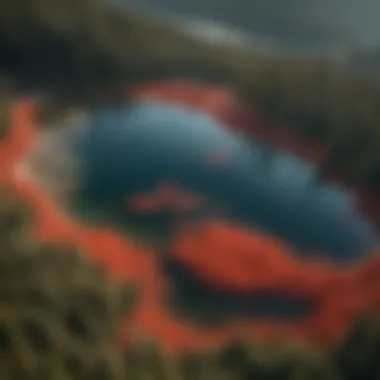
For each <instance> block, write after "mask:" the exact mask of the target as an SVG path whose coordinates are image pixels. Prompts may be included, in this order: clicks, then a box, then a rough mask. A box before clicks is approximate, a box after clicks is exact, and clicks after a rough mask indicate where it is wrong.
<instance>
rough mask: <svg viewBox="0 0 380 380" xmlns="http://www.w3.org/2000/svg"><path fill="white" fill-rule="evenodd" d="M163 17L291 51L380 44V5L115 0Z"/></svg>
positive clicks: (368, 0) (373, 1) (369, 0)
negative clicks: (221, 28)
mask: <svg viewBox="0 0 380 380" xmlns="http://www.w3.org/2000/svg"><path fill="white" fill-rule="evenodd" d="M112 1H113V2H115V3H118V4H121V5H124V3H127V4H128V6H132V7H134V8H136V9H140V10H144V11H149V12H152V13H155V14H158V15H179V16H184V17H189V18H205V19H209V20H213V21H217V22H222V23H227V24H230V25H231V26H233V27H238V28H240V29H242V30H243V31H246V32H248V33H253V34H256V33H258V34H264V35H269V36H270V37H271V38H273V39H274V40H277V41H278V42H280V43H283V44H286V45H289V46H301V47H323V48H324V47H328V48H331V47H335V46H356V45H376V44H379V43H380V23H379V22H378V19H379V14H380V1H377V0H195V1H188V0H129V1H128V2H127V1H126V0H112Z"/></svg>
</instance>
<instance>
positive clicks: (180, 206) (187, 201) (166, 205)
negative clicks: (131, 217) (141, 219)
mask: <svg viewBox="0 0 380 380" xmlns="http://www.w3.org/2000/svg"><path fill="white" fill-rule="evenodd" d="M202 203H203V199H202V196H201V195H197V194H195V193H190V192H185V191H182V190H181V189H180V188H179V187H178V186H177V185H175V184H172V183H170V182H162V183H159V184H158V185H157V187H156V188H155V189H154V190H153V191H152V192H150V193H143V194H138V195H135V196H132V197H130V198H129V199H128V200H127V206H128V208H129V209H131V210H132V211H133V212H134V213H137V214H152V213H156V212H161V211H172V212H181V211H191V210H196V209H197V208H199V207H200V206H201V205H202Z"/></svg>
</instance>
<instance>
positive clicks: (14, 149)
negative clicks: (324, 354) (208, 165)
mask: <svg viewBox="0 0 380 380" xmlns="http://www.w3.org/2000/svg"><path fill="white" fill-rule="evenodd" d="M181 91H182V90H181ZM181 91H179V92H175V91H174V90H173V92H174V95H173V98H176V99H177V100H178V97H179V95H180V94H183V92H181ZM194 91H195V89H194ZM187 96H189V97H190V94H188V95H187ZM193 96H194V100H193V101H194V103H196V99H197V96H195V94H194V93H193ZM218 96H219V95H218ZM192 99H193V98H192ZM211 100H212V99H211V98H209V99H208V101H209V103H208V105H207V107H211V108H212V109H213V110H214V112H215V106H216V105H215V104H216V103H213V101H211ZM202 104H204V103H202ZM34 109H35V107H34V104H33V102H30V101H25V102H21V103H19V104H16V105H15V107H14V112H13V125H12V130H11V133H10V135H9V138H8V139H6V140H5V141H4V142H3V143H2V144H1V145H0V175H1V177H0V180H1V181H2V182H3V183H6V184H7V185H8V186H11V188H12V189H13V190H14V191H15V192H17V193H18V194H20V195H21V196H22V198H23V199H25V200H26V201H27V202H28V203H29V204H30V205H31V206H32V207H33V209H34V210H35V212H36V217H37V220H36V233H37V234H38V235H39V236H40V237H41V238H42V239H45V240H51V241H56V242H59V241H72V242H74V243H75V244H76V245H78V247H79V248H82V249H83V251H84V252H85V253H86V255H88V259H89V260H92V261H94V262H96V263H98V264H99V265H101V266H102V267H103V268H104V270H105V271H107V272H108V273H109V274H110V276H111V277H112V278H113V279H114V280H115V281H123V282H135V283H137V284H138V285H139V287H140V297H139V303H138V306H137V308H136V311H135V313H134V315H133V316H132V317H128V318H127V319H126V321H125V323H124V324H123V326H121V327H120V340H121V343H122V344H128V340H129V339H130V337H131V334H133V333H136V332H137V331H143V332H144V333H147V334H149V335H151V336H153V337H154V338H156V339H157V340H158V341H159V342H160V343H161V345H162V346H163V347H165V348H167V349H171V350H183V349H185V348H199V347H210V346H216V345H220V344H222V343H223V342H224V341H227V340H229V339H233V338H234V337H236V336H237V335H243V334H244V336H245V337H246V336H251V337H254V338H257V337H260V338H265V337H283V338H289V339H292V340H301V341H308V342H312V343H314V344H331V343H333V342H335V340H336V339H337V338H338V337H340V336H341V334H343V333H344V332H345V331H346V330H347V328H348V327H349V325H350V324H351V322H352V319H353V318H354V317H355V316H356V314H357V313H358V312H360V311H361V310H363V309H365V308H370V307H378V306H380V276H379V273H380V257H379V256H377V255H373V256H371V258H370V259H368V260H367V261H366V262H365V263H363V264H360V265H357V266H356V267H353V268H350V267H347V268H343V267H334V266H333V265H332V264H330V263H321V262H311V261H310V262H305V261H301V260H298V259H296V258H295V257H294V256H293V255H292V253H291V252H290V251H289V249H288V248H287V247H286V246H283V245H282V244H281V243H279V242H277V241H275V240H270V239H268V238H267V237H265V236H259V235H252V234H251V233H248V232H247V231H244V230H243V229H240V228H238V227H237V226H233V225H228V224H220V223H218V222H215V223H210V224H208V225H204V226H200V227H199V228H190V227H184V228H183V229H182V230H179V231H178V235H177V236H176V237H175V239H174V240H173V241H172V243H171V244H170V253H171V254H172V256H173V257H174V258H176V259H177V260H180V261H181V262H182V263H185V264H186V265H188V266H189V267H191V268H192V269H193V271H194V272H195V273H197V274H198V275H199V276H200V277H202V278H203V279H204V280H205V281H207V282H208V283H209V284H210V286H217V287H225V288H228V289H235V290H236V291H244V292H245V291H251V290H254V289H268V288H271V289H281V291H287V292H290V293H292V294H294V295H307V296H308V297H312V298H313V299H314V300H316V302H317V308H316V310H315V311H314V313H313V314H312V316H309V317H307V318H305V319H304V320H303V321H301V322H297V323H289V322H287V323H286V322H281V321H271V320H264V321H252V320H239V321H232V322H231V323H229V324H228V325H225V326H223V327H220V328H208V329H205V328H200V327H196V326H193V325H191V324H189V323H187V322H185V321H182V320H177V319H176V318H174V317H173V316H172V315H171V314H170V312H169V311H168V310H167V309H166V308H165V307H164V306H163V305H164V303H163V297H164V295H165V293H166V292H167V286H168V284H167V283H166V281H165V278H163V276H162V275H161V274H160V273H159V270H158V265H157V261H156V260H157V257H156V256H155V254H154V252H151V251H149V250H148V249H146V248H143V247H142V246H140V245H139V244H138V243H136V242H134V241H132V240H131V239H130V238H129V237H125V236H124V237H121V236H117V235H116V234H115V233H113V232H111V231H108V230H105V229H103V230H93V229H89V228H87V227H85V226H83V225H79V224H77V223H75V222H74V221H72V220H68V219H67V218H66V217H65V215H63V214H62V213H61V212H60V211H59V210H58V209H57V207H56V205H54V204H53V202H52V201H51V199H49V197H48V195H47V194H45V193H44V192H43V191H42V190H41V188H40V187H39V186H38V184H36V183H34V182H33V181H32V180H30V179H28V178H22V177H20V176H17V175H16V174H15V163H17V162H18V160H19V159H20V158H21V157H23V156H24V155H25V154H26V153H27V152H28V150H29V149H30V146H31V144H33V143H34V141H35V139H36V138H37V137H38V133H37V130H36V128H35V125H34V122H35V121H34ZM221 109H222V110H223V111H226V110H227V108H226V107H222V108H221Z"/></svg>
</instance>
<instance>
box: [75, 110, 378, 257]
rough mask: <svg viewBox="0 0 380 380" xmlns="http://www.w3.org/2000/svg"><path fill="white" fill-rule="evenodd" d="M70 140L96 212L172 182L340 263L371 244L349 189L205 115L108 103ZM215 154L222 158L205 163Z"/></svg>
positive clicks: (118, 208) (236, 216) (118, 207)
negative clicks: (326, 180)
mask: <svg viewBox="0 0 380 380" xmlns="http://www.w3.org/2000/svg"><path fill="white" fill-rule="evenodd" d="M71 137H72V140H70V141H71V144H72V147H74V149H75V151H76V154H77V155H78V156H79V157H80V160H81V161H82V163H83V165H84V168H85V171H84V173H85V176H84V177H83V178H82V184H83V187H82V193H83V194H85V195H86V199H90V200H91V202H92V204H93V205H94V207H97V206H96V205H99V206H100V205H102V207H103V206H105V207H106V208H108V209H109V210H114V211H115V212H119V213H120V211H122V212H123V213H126V208H125V207H123V206H122V205H124V204H125V200H126V199H127V198H128V197H129V196H131V195H134V194H136V193H139V192H142V191H150V190H152V189H153V188H154V187H155V185H156V184H157V183H160V182H162V181H171V182H173V183H175V184H177V185H178V186H179V187H180V188H181V189H184V190H187V191H191V192H195V193H199V194H202V195H203V196H204V197H206V199H208V203H209V204H210V205H216V206H221V207H222V208H223V210H224V212H225V215H226V216H228V217H229V218H231V219H234V220H238V221H240V222H242V223H244V224H248V225H252V226H254V227H255V228H258V229H260V230H263V231H266V232H268V233H271V234H274V235H276V236H278V237H281V238H283V239H285V240H287V241H288V242H289V243H290V244H292V245H294V246H295V247H297V248H299V249H300V250H306V251H308V252H318V253H320V252H325V253H326V254H328V255H329V256H330V257H331V258H332V259H334V260H337V261H341V260H347V259H355V258H358V257H360V256H361V255H362V254H363V253H365V252H367V251H368V250H369V249H371V247H372V246H373V245H374V243H375V241H376V240H377V237H376V233H375V232H374V231H373V230H372V228H371V226H370V225H369V224H368V223H367V222H365V221H364V220H362V219H361V218H360V217H359V215H358V213H357V212H356V211H355V204H354V199H353V197H352V196H351V195H350V194H349V192H348V190H345V189H342V188H338V187H335V186H332V185H329V184H326V183H318V182H317V181H315V178H316V168H315V166H314V165H313V164H312V163H310V162H306V161H303V160H301V159H299V158H296V157H294V156H292V155H291V154H288V153H286V152H283V151H279V150H275V149H273V148H271V147H265V146H264V145H263V144H262V143H260V142H254V141H247V140H246V139H244V137H243V136H238V135H236V134H234V133H232V132H231V131H230V130H229V129H228V128H227V127H226V126H224V125H222V124H220V123H219V122H218V121H216V120H214V119H213V118H211V117H209V116H208V115H204V114H201V113H194V112H193V111H192V110H189V109H186V108H180V107H176V106H170V105H164V104H159V103H141V104H138V105H134V106H133V107H127V106H114V107H112V106H108V107H104V108H101V109H97V110H94V111H93V112H92V113H90V115H89V118H88V119H87V121H86V124H85V126H84V128H82V129H81V132H80V133H77V134H74V135H73V136H71ZM218 151H222V152H224V153H225V154H226V156H227V157H228V160H227V161H226V162H225V163H223V165H210V164H208V163H207V157H208V155H210V152H218ZM126 216H127V215H126Z"/></svg>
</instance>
